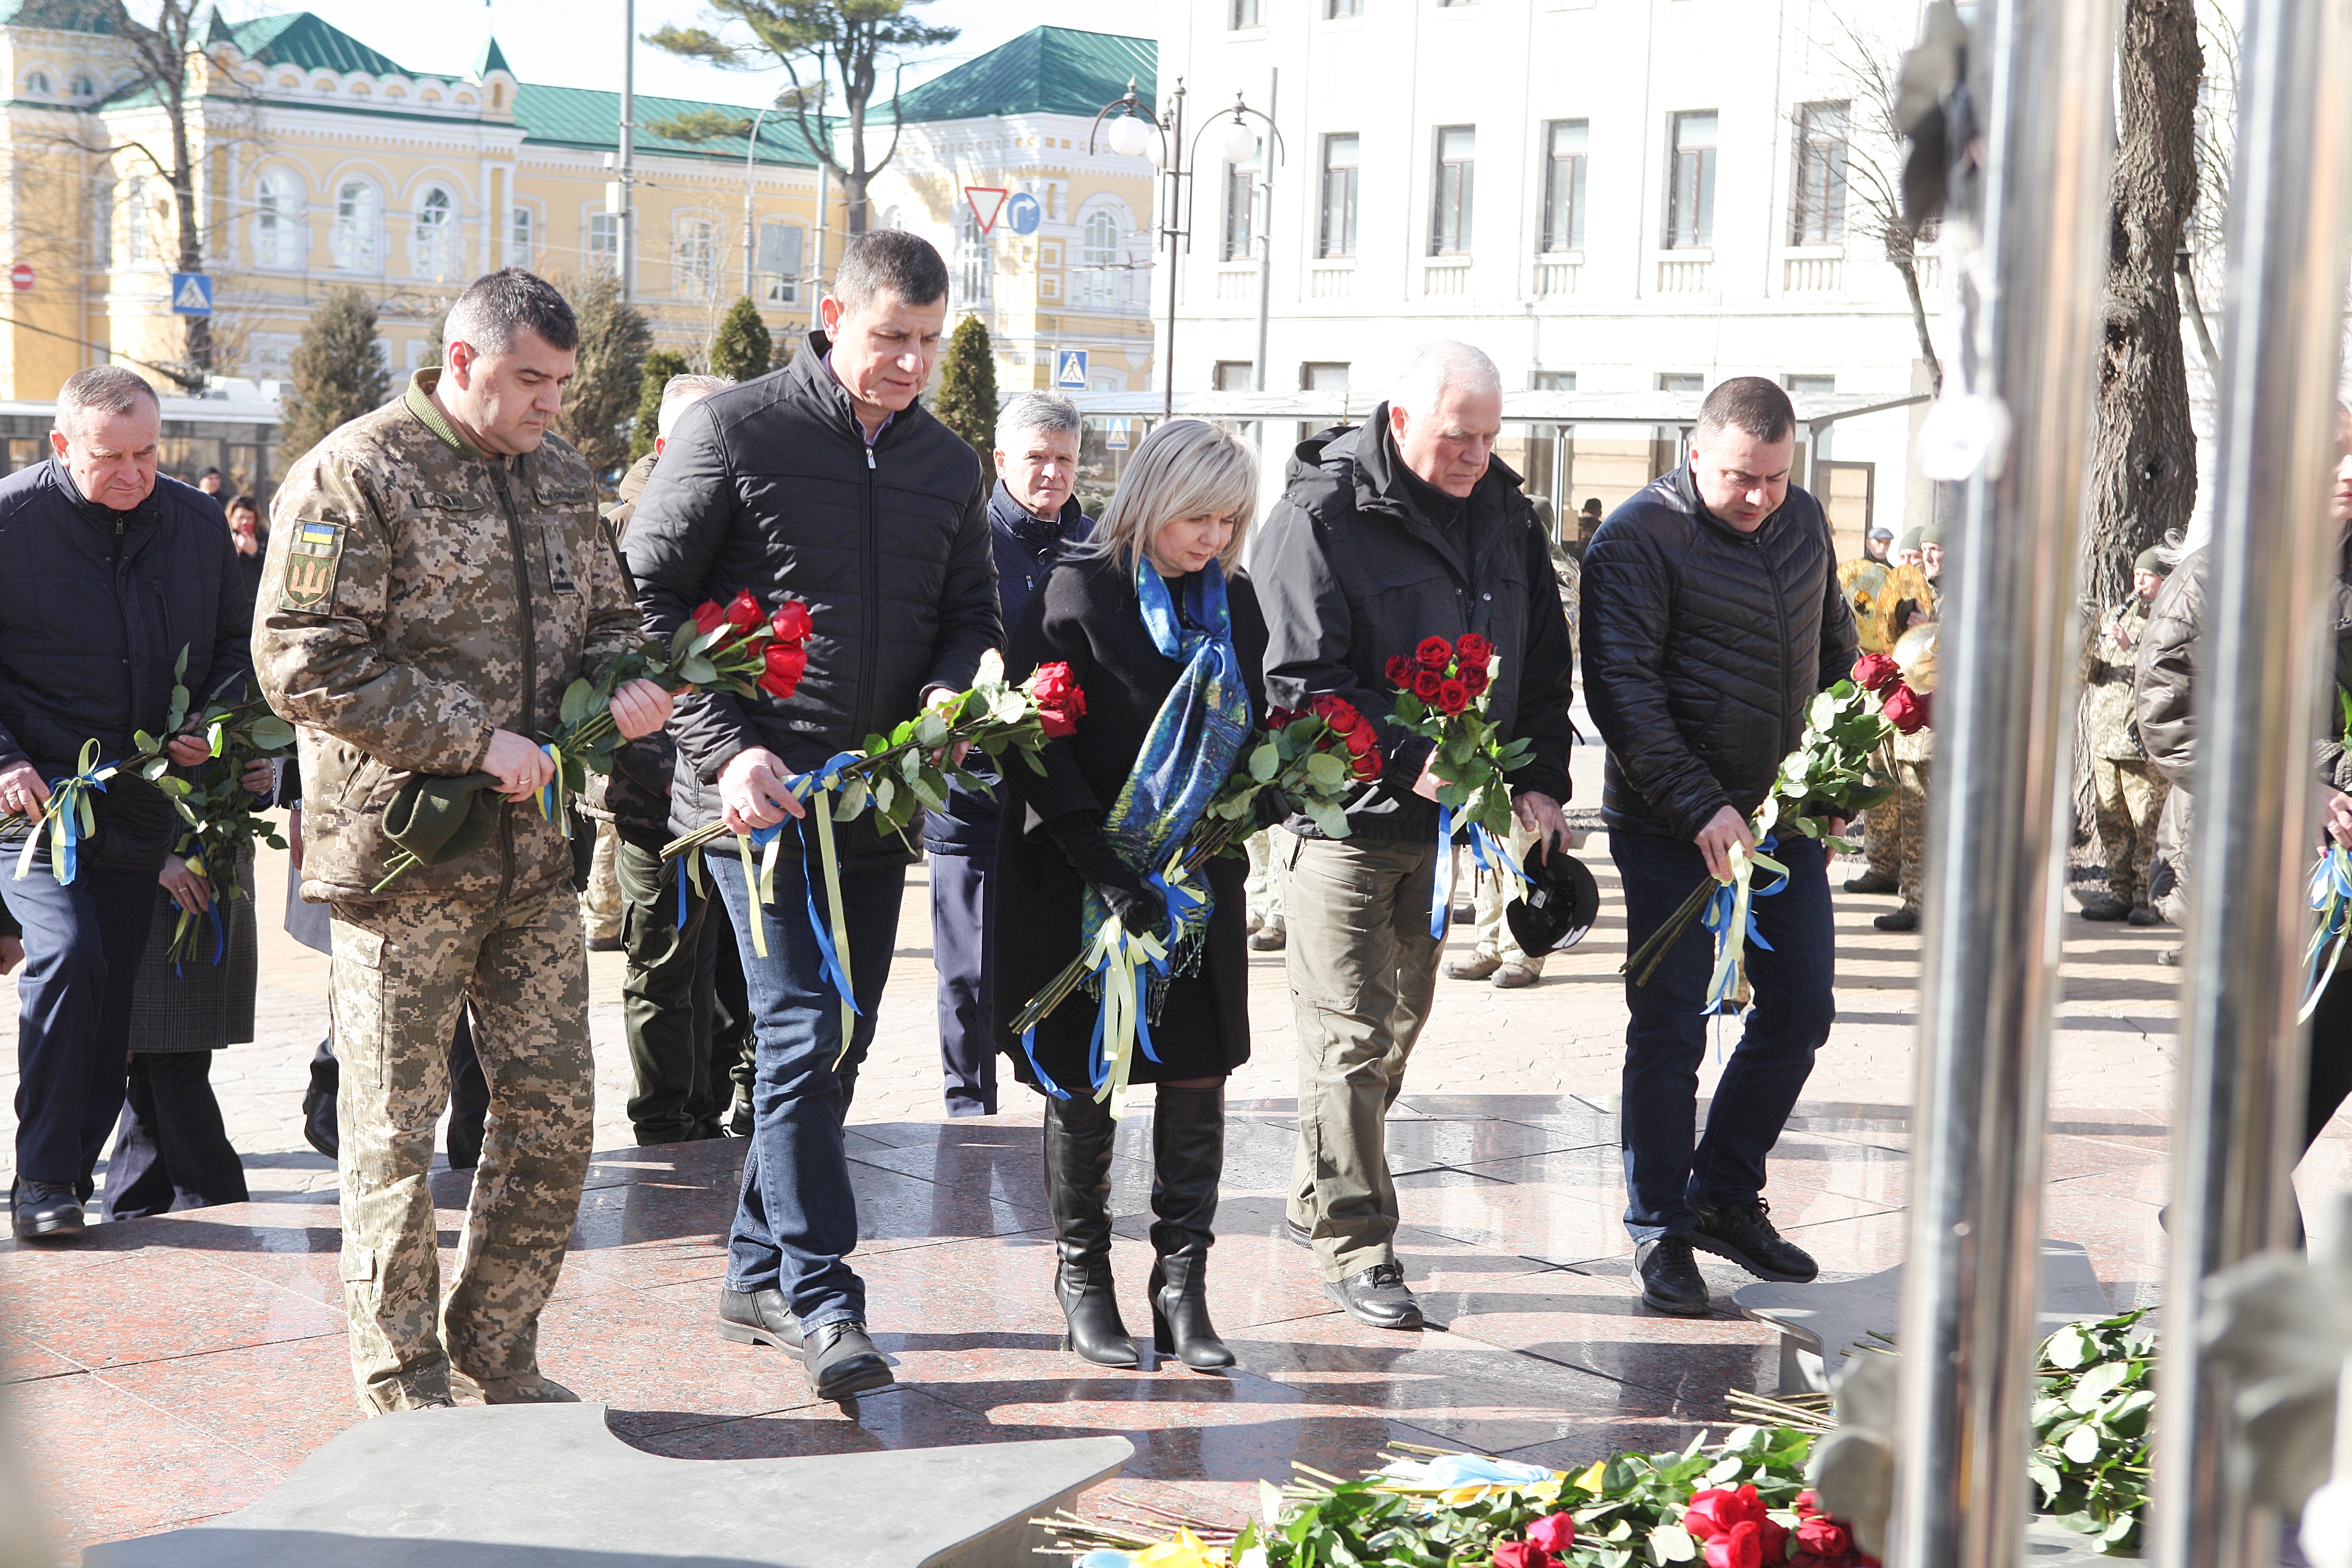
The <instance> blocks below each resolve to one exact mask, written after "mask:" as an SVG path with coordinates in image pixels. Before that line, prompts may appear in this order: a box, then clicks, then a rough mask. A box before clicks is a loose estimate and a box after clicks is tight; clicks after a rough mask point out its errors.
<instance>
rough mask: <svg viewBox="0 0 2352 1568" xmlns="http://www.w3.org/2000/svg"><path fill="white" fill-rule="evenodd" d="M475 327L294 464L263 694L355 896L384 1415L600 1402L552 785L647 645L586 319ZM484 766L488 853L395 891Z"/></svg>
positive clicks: (355, 1037) (582, 1010)
mask: <svg viewBox="0 0 2352 1568" xmlns="http://www.w3.org/2000/svg"><path fill="white" fill-rule="evenodd" d="M446 339H447V342H448V349H447V363H446V367H436V368H433V369H429V370H425V371H420V372H418V373H417V374H416V376H415V379H414V380H413V381H412V382H411V384H410V385H409V387H408V390H407V393H406V395H404V397H402V398H401V399H400V400H399V401H397V402H394V403H392V404H388V405H385V406H384V407H383V408H380V409H378V410H376V411H375V412H374V413H373V414H369V415H365V416H362V417H360V418H358V419H355V420H353V421H352V423H350V424H348V425H346V426H343V427H342V428H341V429H340V430H337V431H335V432H334V433H333V434H332V435H331V436H329V437H327V438H326V440H324V441H323V442H321V443H320V444H319V446H317V447H314V448H312V450H311V451H310V453H309V454H308V455H307V456H305V457H304V458H302V459H301V460H300V461H299V462H298V463H297V464H296V465H295V466H294V468H293V470H292V472H290V473H289V474H288V475H287V477H286V482H285V485H284V487H283V488H282V489H279V490H278V498H277V500H276V502H275V503H274V505H273V507H272V515H271V523H272V532H271V538H270V551H269V557H268V563H267V565H266V566H265V567H264V570H263V575H262V589H261V605H262V606H263V608H262V611H261V613H260V614H259V615H257V616H256V618H255V624H254V637H253V651H254V665H255V669H256V672H257V675H258V677H259V679H260V683H261V688H262V690H263V692H264V693H265V694H266V695H267V696H268V700H269V702H270V705H271V706H272V707H273V708H275V709H276V710H277V711H278V713H279V714H280V715H282V716H283V717H285V718H287V719H289V720H291V721H294V722H295V723H296V724H298V725H299V726H300V727H301V729H300V739H301V750H302V776H303V784H304V790H303V794H304V811H303V817H304V820H303V840H304V843H303V851H304V853H303V863H302V887H301V891H302V896H303V897H304V898H306V899H310V900H325V901H326V902H328V903H329V904H330V905H331V908H332V910H333V912H334V921H333V944H334V981H333V988H334V1009H335V1039H336V1046H337V1049H338V1052H339V1054H340V1055H341V1058H342V1073H341V1094H340V1096H339V1114H338V1121H339V1131H340V1134H341V1175H342V1217H343V1248H342V1279H343V1298H344V1304H345V1309H346V1311H347V1313H348V1315H349V1318H350V1321H351V1354H352V1376H353V1378H354V1380H355V1381H356V1382H357V1384H358V1386H359V1400H360V1405H361V1407H362V1409H363V1410H365V1411H367V1412H368V1413H369V1414H371V1415H373V1414H379V1413H388V1412H393V1411H401V1410H413V1409H418V1408H428V1407H432V1406H436V1405H449V1404H451V1403H453V1400H452V1393H453V1381H454V1380H455V1379H463V1380H464V1383H465V1384H470V1385H471V1386H473V1387H475V1388H478V1389H479V1390H480V1392H481V1394H482V1396H483V1397H484V1398H485V1399H486V1400H487V1401H488V1402H489V1403H491V1404H494V1405H495V1404H544V1403H555V1402H566V1401H571V1400H572V1399H575V1398H576V1397H577V1396H576V1395H574V1394H572V1392H571V1391H570V1390H568V1389H566V1388H564V1387H563V1386H562V1384H557V1383H555V1382H553V1381H552V1380H551V1379H549V1378H547V1377H545V1376H542V1375H541V1373H540V1370H539V1343H538V1337H539V1314H540V1310H541V1308H542V1307H543V1306H544V1305H545V1304H546V1301H547V1298H548V1296H549V1294H550V1292H551V1291H552V1290H553V1289H554V1288H555V1280H556V1277H557V1275H558V1274H559V1273H560V1272H561V1271H562V1267H563V1252H564V1245H565V1241H566V1239H567V1237H569V1236H570V1234H571V1230H572V1217H573V1215H574V1214H575V1212H576V1211H577V1209H578V1206H579V1202H580V1187H581V1183H582V1181H583V1178H584V1177H585V1175H586V1173H587V1167H588V1152H589V1140H590V1134H591V1131H592V1127H593V1112H594V1108H595V1076H594V1071H593V1061H592V1059H591V1055H590V1050H589V1042H588V976H587V969H586V960H585V957H584V956H583V948H582V942H583V937H582V932H581V926H580V906H579V902H578V900H577V899H576V898H575V897H574V895H573V892H572V847H571V845H570V844H568V843H567V842H566V841H565V839H564V837H563V832H562V826H560V824H558V823H555V822H550V821H548V820H546V819H545V818H544V817H543V816H541V813H540V811H539V810H538V809H537V808H536V807H535V805H533V804H532V800H533V795H534V794H535V792H536V791H537V790H538V789H539V787H540V786H541V784H545V783H546V782H547V781H548V780H549V778H550V777H551V771H552V763H551V761H550V759H549V757H548V755H547V754H546V753H545V752H542V751H541V749H540V745H539V740H538V738H539V737H541V736H544V735H547V734H550V733H552V732H553V730H554V728H555V725H556V723H557V721H558V719H559V717H560V709H561V704H562V696H563V691H564V689H565V687H566V686H568V685H569V684H570V683H571V682H572V680H574V679H581V678H583V677H584V678H586V679H592V680H593V679H599V678H600V677H601V676H602V675H603V674H604V672H605V671H607V670H608V669H609V668H611V665H612V663H613V661H614V659H615V658H618V657H619V656H620V655H621V654H622V653H623V652H624V651H625V650H626V649H627V648H628V647H631V646H632V645H633V644H634V642H635V640H636V637H637V615H636V610H635V606H634V605H632V603H631V602H630V599H629V597H628V595H627V592H626V590H625V587H624V586H623V582H622V577H621V572H620V563H619V562H618V561H617V560H616V559H615V558H614V554H613V552H612V550H611V548H610V547H609V546H608V545H605V544H604V543H602V542H600V540H599V537H598V534H597V529H596V510H595V491H594V487H593V484H592V483H591V480H590V476H589V472H588V465H587V463H586V462H585V461H584V460H583V458H581V456H580V454H579V453H578V452H576V451H574V450H573V449H572V447H569V446H567V445H565V444H564V442H563V441H562V440H561V439H560V438H557V437H552V436H551V435H549V434H548V429H547V426H548V424H549V421H550V420H551V419H552V418H553V417H554V416H555V414H556V412H557V411H558V409H559V408H560V407H561V406H562V386H563V384H564V383H565V382H566V381H568V380H569V379H570V378H571V376H572V374H573V372H574V370H575V369H576V368H577V365H578V359H579V355H578V346H579V342H580V332H579V326H578V323H577V321H575V320H574V319H573V316H572V309H571V307H570V306H569V305H568V304H566V303H565V302H564V299H563V296H562V294H560V293H558V292H557V291H556V290H555V289H553V288H552V287H551V286H550V285H549V284H547V283H546V282H544V281H542V280H541V279H538V278H535V277H533V276H532V275H531V274H530V273H528V272H525V271H522V270H521V269H520V268H508V269H506V270H504V271H501V272H494V273H492V274H490V275H489V276H488V277H486V278H482V279H477V280H476V281H475V282H474V284H473V285H472V286H471V287H469V288H468V289H467V290H466V291H465V293H464V294H463V295H461V296H460V297H459V298H458V300H457V304H456V305H455V306H453V307H452V308H451V310H450V311H449V317H448V322H447V326H446ZM612 712H613V718H614V722H615V723H616V724H617V725H618V727H619V730H620V732H621V734H622V735H623V736H624V737H625V738H626V739H632V740H634V739H636V738H638V737H640V736H643V735H646V734H650V733H652V732H653V731H656V730H658V729H660V728H661V727H662V725H663V724H664V723H665V722H666V721H667V719H668V717H669V698H668V696H667V694H666V693H664V692H663V691H661V690H660V689H658V688H656V687H655V686H652V685H651V684H649V683H647V682H645V681H641V680H640V681H633V682H631V683H629V684H628V685H627V686H626V687H624V688H623V689H621V690H619V691H617V692H615V693H614V696H613V699H612ZM468 773H486V774H488V775H490V777H491V778H492V779H493V780H495V781H496V783H495V788H496V791H497V793H498V795H503V796H504V797H505V798H504V800H503V801H502V802H501V803H499V805H497V808H496V809H497V814H498V821H497V826H496V829H495V831H494V832H492V833H491V834H490V835H489V837H488V842H487V843H485V844H483V845H482V846H481V847H478V848H475V849H473V850H471V851H470V852H468V853H463V854H457V855H454V856H450V857H448V858H443V859H441V860H440V862H439V863H438V864H433V865H415V866H411V867H410V868H407V869H406V870H404V871H401V872H400V873H399V874H398V876H397V877H396V878H394V879H391V880H390V881H389V883H388V885H386V884H387V873H388V872H390V871H392V869H393V868H394V856H395V854H396V853H397V851H396V849H395V847H394V845H393V843H392V842H391V840H390V839H389V838H388V837H386V836H385V831H384V824H383V813H384V808H385V806H386V805H389V804H390V803H391V802H392V800H393V799H394V796H395V795H398V794H399V792H400V791H401V789H402V787H403V786H404V784H407V783H408V782H409V781H410V780H411V779H413V778H416V777H419V776H424V777H441V778H457V777H461V776H462V775H465V774H468ZM558 815H559V816H561V815H562V814H560V813H559V814H558ZM461 1004H470V1005H472V1008H473V1015H474V1019H475V1025H476V1027H475V1035H474V1041H475V1048H476V1051H477V1053H478V1055H479V1057H480V1058H481V1064H482V1070H483V1073H484V1074H485V1076H486V1077H487V1078H488V1081H489V1089H490V1113H489V1118H488V1122H487V1124H486V1128H485V1134H484V1137H483V1141H482V1152H481V1163H480V1165H479V1167H478V1169H477V1171H476V1173H475V1176H474V1187H473V1194H472V1198H471V1201H470V1203H469V1204H468V1205H467V1215H466V1228H465V1234H464V1237H463V1239H462V1240H461V1241H460V1242H459V1244H458V1247H457V1270H456V1275H455V1277H454V1279H452V1281H451V1285H450V1290H449V1297H448V1300H446V1302H444V1301H442V1300H441V1299H440V1296H441V1281H440V1269H439V1264H438V1258H437V1256H436V1251H435V1242H436V1233H435V1226H434V1215H433V1195H432V1192H431V1190H430V1189H429V1187H428V1186H427V1185H426V1179H425V1178H426V1173H427V1171H428V1169H429V1167H430V1165H431V1163H432V1158H433V1124H434V1122H435V1121H436V1119H437V1118H438V1117H439V1115H440V1113H441V1109H442V1107H443V1106H444V1105H445V1104H446V1102H447V1100H448V1096H449V1086H448V1076H447V1067H446V1057H447V1052H448V1041H449V1036H450V1031H451V1030H452V1029H453V1028H454V1027H455V1026H456V1023H457V1010H458V1008H459V1006H460V1005H461Z"/></svg>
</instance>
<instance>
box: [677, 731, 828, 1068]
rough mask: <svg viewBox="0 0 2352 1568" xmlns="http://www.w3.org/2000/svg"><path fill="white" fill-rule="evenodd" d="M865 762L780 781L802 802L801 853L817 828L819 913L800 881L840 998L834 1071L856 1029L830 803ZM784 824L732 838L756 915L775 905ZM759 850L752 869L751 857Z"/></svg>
mask: <svg viewBox="0 0 2352 1568" xmlns="http://www.w3.org/2000/svg"><path fill="white" fill-rule="evenodd" d="M865 760H866V758H865V757H864V756H863V755H861V754H860V753H858V752H837V753H835V755H834V757H833V758H832V759H831V760H829V761H828V762H826V763H824V766H822V767H818V768H814V769H812V770H811V771H809V772H807V773H795V774H793V776H792V777H791V778H789V779H786V780H785V781H784V786H785V788H787V789H788V790H790V791H791V792H792V795H793V799H795V800H799V801H803V802H806V803H807V805H808V808H809V809H808V816H805V817H803V819H802V822H801V841H802V846H803V849H805V848H806V846H807V842H808V831H809V829H808V824H809V822H810V821H812V820H814V822H815V824H816V849H817V865H818V869H819V872H820V873H821V876H822V879H823V882H824V909H823V910H819V909H818V907H817V883H816V881H815V880H814V879H807V878H805V877H803V880H804V881H805V882H806V884H807V888H808V921H809V930H810V931H813V932H814V933H815V936H816V946H817V952H818V954H819V955H820V956H821V958H822V959H823V961H824V974H825V978H826V979H827V980H828V981H830V982H831V983H832V984H833V988H834V990H835V993H836V994H839V996H840V997H841V1054H840V1055H839V1056H837V1057H835V1058H834V1062H833V1065H834V1067H835V1069H836V1070H838V1069H839V1068H840V1067H841V1064H842V1062H843V1061H845V1059H847V1058H848V1056H849V1046H850V1039H851V1036H852V1035H853V1033H854V1032H855V1031H856V1026H857V1022H856V1021H857V1017H858V1014H859V1011H860V1009H859V1007H858V1005H857V993H856V988H855V987H854V986H853V984H851V981H850V977H849V921H848V917H847V916H846V914H845V912H844V910H843V908H842V900H841V857H840V853H839V851H838V850H837V849H836V848H835V846H834V840H833V797H834V796H835V795H836V794H838V793H839V792H840V790H841V784H842V781H841V775H842V772H843V770H844V769H845V768H848V767H851V766H852V765H854V764H856V763H862V762H864V761H865ZM784 826H785V825H784V824H783V823H782V822H778V823H774V824H772V825H771V826H766V827H762V828H761V829H759V830H758V831H757V832H755V833H748V834H746V833H739V834H737V835H736V836H735V845H736V848H737V850H738V852H739V853H740V854H741V856H742V857H743V878H744V880H745V881H747V882H749V883H750V884H751V897H752V900H753V901H754V902H755V903H757V904H758V905H759V906H760V907H761V909H763V910H764V909H765V908H766V907H767V906H768V905H770V904H772V903H773V902H775V900H776V859H777V857H778V855H779V853H780V852H781V849H782V841H783V831H784ZM755 849H756V850H759V851H760V852H761V853H760V859H759V863H758V865H757V866H756V867H755V866H754V865H753V863H752V858H751V857H752V851H753V850H755ZM684 900H685V895H684V893H683V892H681V893H680V895H679V904H678V910H679V918H680V920H681V921H682V920H683V919H684V918H685V908H686V906H685V901H684ZM751 951H752V952H754V953H756V954H757V955H759V956H760V957H761V958H765V957H767V956H768V937H767V932H766V930H765V929H764V921H760V920H754V921H751Z"/></svg>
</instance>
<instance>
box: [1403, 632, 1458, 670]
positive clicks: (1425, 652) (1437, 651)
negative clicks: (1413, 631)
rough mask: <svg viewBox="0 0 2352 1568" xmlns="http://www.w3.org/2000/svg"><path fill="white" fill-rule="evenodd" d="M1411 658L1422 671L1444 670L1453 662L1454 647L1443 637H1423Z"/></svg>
mask: <svg viewBox="0 0 2352 1568" xmlns="http://www.w3.org/2000/svg"><path fill="white" fill-rule="evenodd" d="M1413 657H1414V658H1416V659H1418V660H1419V661H1420V663H1421V668H1423V669H1444V668H1445V667H1446V666H1447V665H1449V664H1451V663H1453V662H1454V645H1453V644H1452V643H1450V642H1447V641H1446V640H1445V639H1444V637H1423V638H1422V639H1421V647H1418V648H1416V649H1414V650H1413Z"/></svg>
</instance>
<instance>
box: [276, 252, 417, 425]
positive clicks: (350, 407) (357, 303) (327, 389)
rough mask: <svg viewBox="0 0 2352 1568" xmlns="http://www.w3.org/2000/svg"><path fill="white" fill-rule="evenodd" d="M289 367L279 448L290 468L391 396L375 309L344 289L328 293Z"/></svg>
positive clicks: (356, 293)
mask: <svg viewBox="0 0 2352 1568" xmlns="http://www.w3.org/2000/svg"><path fill="white" fill-rule="evenodd" d="M291 369H292V380H291V382H290V384H289V385H288V387H287V391H286V425H285V436H284V437H283V440H282V443H281V447H280V450H281V453H282V461H283V462H285V463H289V464H290V463H292V462H293V461H294V459H295V458H299V457H300V456H301V455H302V454H303V453H305V452H307V451H309V450H310V448H311V447H315V446H317V445H318V444H319V443H320V442H321V441H323V440H325V439H326V438H327V437H328V435H329V433H330V432H331V431H333V430H334V429H335V428H336V427H337V426H341V425H346V424H349V423H350V422H351V421H352V420H354V419H356V418H358V417H359V416H361V415H362V414H366V413H369V412H371V411H372V410H373V409H376V408H380V407H382V406H383V404H384V402H385V400H386V399H388V398H389V397H391V395H392V377H391V375H390V374H387V373H386V371H385V369H384V362H383V355H382V354H380V353H377V351H376V318H375V307H374V306H373V304H371V303H369V302H368V297H367V296H366V295H365V294H363V293H362V292H361V291H360V290H359V289H357V288H355V287H352V286H348V285H346V286H345V287H342V288H340V289H328V290H327V298H326V301H325V302H324V303H323V304H321V305H320V307H319V310H318V311H317V313H316V314H314V315H313V316H312V317H311V318H310V325H309V326H307V327H305V328H303V329H302V342H300V343H299V345H298V346H297V347H296V348H295V350H294V357H293V363H292V366H291Z"/></svg>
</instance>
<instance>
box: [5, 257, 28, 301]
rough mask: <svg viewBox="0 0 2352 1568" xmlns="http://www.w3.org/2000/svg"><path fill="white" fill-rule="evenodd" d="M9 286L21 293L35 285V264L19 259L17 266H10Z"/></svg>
mask: <svg viewBox="0 0 2352 1568" xmlns="http://www.w3.org/2000/svg"><path fill="white" fill-rule="evenodd" d="M8 286H9V287H10V288H12V289H16V292H17V293H19V294H22V293H23V292H24V291H25V290H26V289H30V288H31V287H32V286H33V264H32V263H31V262H29V261H19V262H18V263H16V266H14V267H11V268H8Z"/></svg>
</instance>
